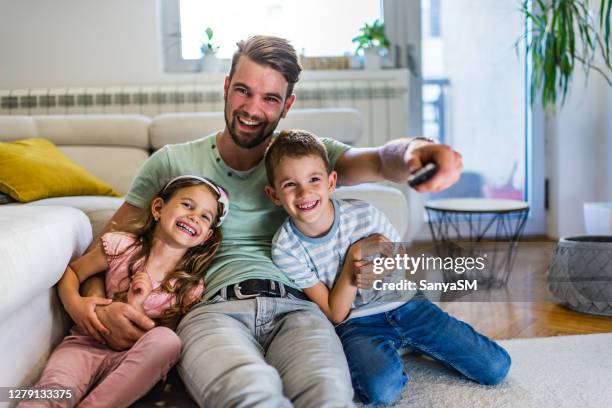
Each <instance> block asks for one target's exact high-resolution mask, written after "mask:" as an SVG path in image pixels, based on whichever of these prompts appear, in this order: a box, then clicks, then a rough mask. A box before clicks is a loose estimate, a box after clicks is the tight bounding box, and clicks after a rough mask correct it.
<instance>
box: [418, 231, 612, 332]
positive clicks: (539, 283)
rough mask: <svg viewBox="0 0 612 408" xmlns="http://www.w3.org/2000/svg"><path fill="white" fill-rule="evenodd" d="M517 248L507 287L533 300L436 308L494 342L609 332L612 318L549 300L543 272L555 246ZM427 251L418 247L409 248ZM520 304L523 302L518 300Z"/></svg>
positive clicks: (535, 242) (534, 244) (451, 304)
mask: <svg viewBox="0 0 612 408" xmlns="http://www.w3.org/2000/svg"><path fill="white" fill-rule="evenodd" d="M527 241H529V242H526V243H525V244H521V246H520V248H519V252H518V255H517V257H516V262H515V266H514V267H513V269H512V274H511V275H510V281H509V284H512V283H514V284H516V283H517V282H518V281H520V284H521V285H523V286H524V287H528V288H529V291H530V293H532V294H534V296H533V300H529V301H521V302H485V301H483V302H458V301H455V302H441V303H438V304H439V305H440V307H442V308H443V309H444V310H446V311H447V312H448V313H450V314H451V315H453V316H455V317H456V318H458V319H461V320H463V321H465V322H467V323H469V324H470V325H472V326H473V327H474V328H475V329H476V330H478V331H479V332H481V333H483V334H485V335H487V336H489V337H491V338H494V339H516V338H531V337H547V336H560V335H572V334H589V333H606V332H612V317H606V316H595V315H589V314H585V313H579V312H575V311H572V310H570V309H568V308H566V307H564V306H561V305H559V304H557V303H556V302H554V301H553V300H551V299H550V294H549V293H548V290H547V284H546V268H547V266H548V263H549V260H550V256H551V255H552V252H553V250H554V248H555V242H552V241H548V242H547V241H545V240H543V239H532V240H527ZM427 246H429V248H431V243H429V244H427V243H418V244H416V245H413V248H417V249H418V248H421V249H422V248H426V247H427ZM521 300H523V299H521Z"/></svg>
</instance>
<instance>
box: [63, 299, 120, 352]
mask: <svg viewBox="0 0 612 408" xmlns="http://www.w3.org/2000/svg"><path fill="white" fill-rule="evenodd" d="M111 303H112V300H111V299H105V298H99V297H80V296H79V297H78V298H76V299H75V301H74V303H73V304H72V305H71V307H70V309H68V308H67V309H66V311H67V312H68V314H70V317H71V318H72V320H74V323H75V324H76V325H77V326H78V327H79V329H81V331H82V332H84V333H86V334H88V335H90V336H91V337H93V338H94V339H96V340H97V341H99V342H100V343H104V338H103V337H102V334H105V335H108V334H109V333H110V331H109V330H108V329H107V328H106V326H104V325H103V324H102V322H101V321H100V319H98V315H97V314H96V311H95V309H96V306H98V305H102V306H106V305H109V304H111Z"/></svg>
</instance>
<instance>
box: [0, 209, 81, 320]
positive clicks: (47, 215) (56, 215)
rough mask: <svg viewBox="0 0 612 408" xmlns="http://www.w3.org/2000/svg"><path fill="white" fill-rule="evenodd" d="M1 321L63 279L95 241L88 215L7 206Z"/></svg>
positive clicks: (0, 215) (1, 237)
mask: <svg viewBox="0 0 612 408" xmlns="http://www.w3.org/2000/svg"><path fill="white" fill-rule="evenodd" d="M0 225H2V234H0V259H1V260H2V273H1V274H0V279H1V280H2V284H0V321H3V320H4V319H6V318H7V316H9V315H10V314H11V313H13V312H14V311H15V310H17V309H18V308H20V307H21V306H22V305H24V304H26V303H28V302H29V301H31V299H33V298H35V297H36V296H38V295H40V294H41V293H44V292H46V291H47V290H48V289H49V288H50V287H51V286H53V285H54V284H55V283H57V281H58V280H59V279H60V277H61V276H62V274H63V273H64V270H65V269H66V265H67V264H68V262H70V260H71V259H73V258H75V257H77V256H80V255H81V254H82V253H83V251H85V249H86V248H87V246H88V245H89V244H90V242H91V226H90V225H89V220H88V219H87V217H86V216H85V214H84V213H83V212H82V211H79V210H77V209H76V208H69V207H36V206H29V205H7V206H3V207H2V209H1V210H0Z"/></svg>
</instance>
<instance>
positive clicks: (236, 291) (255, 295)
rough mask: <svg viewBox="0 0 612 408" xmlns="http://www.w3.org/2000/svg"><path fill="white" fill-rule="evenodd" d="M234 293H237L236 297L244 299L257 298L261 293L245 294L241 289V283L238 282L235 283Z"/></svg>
mask: <svg viewBox="0 0 612 408" xmlns="http://www.w3.org/2000/svg"><path fill="white" fill-rule="evenodd" d="M234 293H235V294H236V298H237V299H239V300H243V299H252V298H256V297H258V296H259V293H253V294H251V295H243V294H242V292H241V291H240V284H239V283H237V284H235V285H234Z"/></svg>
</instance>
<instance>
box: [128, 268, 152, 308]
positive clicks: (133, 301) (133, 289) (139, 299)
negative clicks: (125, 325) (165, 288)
mask: <svg viewBox="0 0 612 408" xmlns="http://www.w3.org/2000/svg"><path fill="white" fill-rule="evenodd" d="M152 290H153V283H152V282H151V279H150V278H149V274H148V273H146V272H144V271H141V272H137V273H136V274H134V277H133V278H132V283H131V284H130V290H129V291H128V294H127V301H128V304H130V305H132V306H137V307H139V308H142V305H143V303H144V301H145V299H146V298H147V297H148V296H149V294H150V293H151V291H152Z"/></svg>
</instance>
